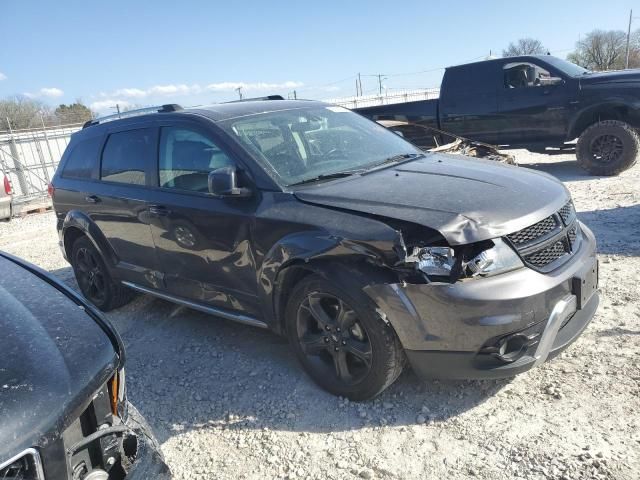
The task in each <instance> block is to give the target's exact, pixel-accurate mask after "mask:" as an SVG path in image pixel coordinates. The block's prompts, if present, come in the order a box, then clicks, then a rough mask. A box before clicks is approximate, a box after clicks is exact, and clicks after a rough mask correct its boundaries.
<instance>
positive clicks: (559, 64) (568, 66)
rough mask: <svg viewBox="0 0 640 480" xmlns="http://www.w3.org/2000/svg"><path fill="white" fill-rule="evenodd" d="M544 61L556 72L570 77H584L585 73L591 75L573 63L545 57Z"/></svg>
mask: <svg viewBox="0 0 640 480" xmlns="http://www.w3.org/2000/svg"><path fill="white" fill-rule="evenodd" d="M544 60H545V62H547V63H548V64H549V65H553V66H554V67H556V68H557V69H558V70H561V71H563V72H564V73H566V74H567V75H569V76H570V77H579V76H581V75H585V74H587V73H591V72H590V71H589V70H587V69H586V68H582V67H580V66H578V65H576V64H575V63H571V62H569V61H567V60H562V59H560V58H556V57H552V56H547V57H545V59H544Z"/></svg>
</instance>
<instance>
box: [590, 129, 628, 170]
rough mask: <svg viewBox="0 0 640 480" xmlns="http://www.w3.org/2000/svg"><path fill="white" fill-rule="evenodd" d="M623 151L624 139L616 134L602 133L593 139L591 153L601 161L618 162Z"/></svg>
mask: <svg viewBox="0 0 640 480" xmlns="http://www.w3.org/2000/svg"><path fill="white" fill-rule="evenodd" d="M623 151H624V145H623V143H622V140H620V138H619V137H617V136H615V135H600V136H598V137H595V138H594V139H593V140H592V141H591V155H593V158H594V160H596V161H597V162H599V163H603V164H606V163H612V162H617V161H618V160H619V159H620V157H621V156H622V153H623Z"/></svg>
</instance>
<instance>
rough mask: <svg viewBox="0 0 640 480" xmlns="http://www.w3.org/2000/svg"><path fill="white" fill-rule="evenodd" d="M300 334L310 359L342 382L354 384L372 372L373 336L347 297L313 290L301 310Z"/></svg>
mask: <svg viewBox="0 0 640 480" xmlns="http://www.w3.org/2000/svg"><path fill="white" fill-rule="evenodd" d="M296 333H297V335H298V340H299V342H300V345H301V347H302V351H303V352H304V354H305V355H306V356H307V358H308V361H309V362H310V363H314V364H315V365H316V368H317V369H318V370H321V371H323V372H324V373H325V374H326V375H328V376H333V377H334V379H335V380H337V381H338V382H341V383H344V384H345V385H354V384H357V383H358V382H360V381H362V379H363V378H364V377H366V375H367V374H368V373H369V370H370V369H371V356H372V352H371V343H370V342H369V337H368V335H367V332H366V329H365V327H364V326H363V324H362V323H361V322H360V321H359V319H358V316H357V314H356V312H355V311H354V310H353V308H351V307H350V306H349V305H347V303H345V302H344V301H343V300H341V299H339V298H337V297H335V296H333V295H331V294H328V293H322V292H311V293H309V294H308V295H307V297H306V298H305V299H304V301H303V302H302V303H301V304H300V307H299V309H298V315H297V332H296Z"/></svg>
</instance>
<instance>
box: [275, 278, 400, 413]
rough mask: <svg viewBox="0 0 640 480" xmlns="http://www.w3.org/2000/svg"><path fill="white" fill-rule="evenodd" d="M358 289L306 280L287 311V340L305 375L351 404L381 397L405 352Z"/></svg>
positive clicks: (334, 282)
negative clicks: (345, 398) (377, 396)
mask: <svg viewBox="0 0 640 480" xmlns="http://www.w3.org/2000/svg"><path fill="white" fill-rule="evenodd" d="M361 287H362V286H360V287H359V286H358V285H353V283H352V282H350V283H349V284H344V285H343V284H340V283H339V282H337V281H329V280H327V279H325V278H324V277H322V276H320V275H318V274H312V275H309V276H307V277H305V278H304V279H303V280H302V281H301V282H300V283H299V284H298V285H297V286H296V287H295V288H294V290H293V292H292V294H291V297H290V298H289V302H288V304H287V308H286V312H285V315H286V318H285V321H286V327H287V336H288V338H289V342H290V343H291V346H292V348H293V350H294V352H295V354H296V356H297V357H298V359H299V360H300V362H301V363H302V366H303V368H304V369H305V371H306V372H307V373H308V374H309V376H310V377H311V378H312V379H313V380H314V381H315V382H316V383H317V384H318V385H320V386H321V387H322V388H324V389H325V390H327V391H329V392H331V393H333V394H334V395H340V396H343V397H347V398H349V399H351V400H356V401H358V400H368V399H370V398H373V397H375V396H376V395H378V394H380V393H381V392H382V391H383V390H384V389H385V388H387V387H388V386H389V385H391V384H392V383H393V382H394V381H395V380H396V379H397V378H398V376H399V375H400V373H402V369H403V366H404V352H403V350H402V346H401V345H400V342H399V340H398V338H397V336H396V334H395V332H394V331H393V329H392V328H391V326H389V325H388V324H386V323H385V322H384V321H383V320H382V319H380V317H379V315H378V313H377V312H376V310H375V305H373V303H372V302H371V300H370V299H369V298H368V297H367V295H366V294H365V293H364V292H363V291H362V288H361Z"/></svg>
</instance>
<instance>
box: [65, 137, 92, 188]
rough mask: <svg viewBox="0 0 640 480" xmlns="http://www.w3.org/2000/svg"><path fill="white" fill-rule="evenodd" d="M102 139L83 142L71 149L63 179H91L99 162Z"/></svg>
mask: <svg viewBox="0 0 640 480" xmlns="http://www.w3.org/2000/svg"><path fill="white" fill-rule="evenodd" d="M99 149H100V137H95V138H88V139H86V140H81V141H80V142H78V143H77V144H76V145H75V146H72V147H71V153H70V154H69V158H67V161H66V162H65V164H64V170H63V171H62V177H63V178H79V179H84V178H91V177H92V176H93V171H94V168H95V166H96V163H97V162H98V151H99Z"/></svg>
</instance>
